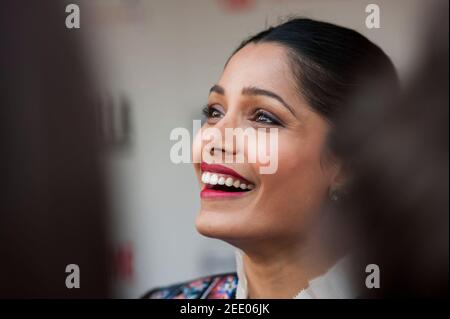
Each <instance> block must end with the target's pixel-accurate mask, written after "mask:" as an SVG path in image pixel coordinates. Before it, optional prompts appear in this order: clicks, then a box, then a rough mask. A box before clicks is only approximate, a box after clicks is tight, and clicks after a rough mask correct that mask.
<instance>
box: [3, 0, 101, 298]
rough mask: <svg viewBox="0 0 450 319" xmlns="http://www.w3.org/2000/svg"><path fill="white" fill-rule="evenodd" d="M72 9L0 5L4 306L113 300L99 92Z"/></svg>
mask: <svg viewBox="0 0 450 319" xmlns="http://www.w3.org/2000/svg"><path fill="white" fill-rule="evenodd" d="M70 2H71V3H77V1H70ZM66 4H68V3H66V1H24V0H6V1H1V3H0V35H1V36H0V41H1V49H0V50H1V51H0V52H1V53H0V105H1V108H0V110H1V111H0V112H1V113H0V122H1V123H0V128H1V133H0V176H1V178H0V185H1V189H0V191H1V201H0V259H1V261H0V297H1V298H17V297H25V298H47V297H55V298H74V297H76V298H90V297H108V296H109V284H108V269H109V267H108V262H107V261H108V250H107V236H106V235H107V231H106V230H107V229H106V219H107V215H106V201H105V196H104V185H103V179H102V174H101V170H100V167H101V166H100V161H99V156H98V155H99V148H98V145H97V140H98V139H97V138H96V136H95V131H96V128H95V122H94V120H95V117H94V103H93V101H94V99H93V96H94V95H93V92H92V91H93V87H92V85H91V83H90V82H91V81H90V78H89V76H88V74H87V72H86V65H85V64H84V63H83V56H82V54H81V52H82V50H80V45H79V42H78V37H79V31H80V30H69V29H66V27H65V18H66V15H67V14H66V13H65V5H66ZM68 264H76V265H78V266H79V268H80V288H78V289H77V288H72V289H68V288H67V287H66V283H65V282H66V277H67V276H68V275H69V274H68V273H66V272H65V271H66V266H67V265H68Z"/></svg>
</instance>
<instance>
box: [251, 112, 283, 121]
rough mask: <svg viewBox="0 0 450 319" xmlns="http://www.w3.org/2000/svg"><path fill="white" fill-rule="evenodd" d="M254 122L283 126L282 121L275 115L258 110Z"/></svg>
mask: <svg viewBox="0 0 450 319" xmlns="http://www.w3.org/2000/svg"><path fill="white" fill-rule="evenodd" d="M253 120H254V121H256V122H259V123H263V124H269V125H281V121H280V120H279V119H278V118H277V117H276V116H275V115H272V114H270V113H269V112H267V111H264V110H257V111H256V112H255V115H254V119H253Z"/></svg>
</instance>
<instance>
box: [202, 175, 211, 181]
mask: <svg viewBox="0 0 450 319" xmlns="http://www.w3.org/2000/svg"><path fill="white" fill-rule="evenodd" d="M210 176H211V174H210V173H209V172H205V173H203V174H202V182H203V183H205V184H208V183H209V177H210Z"/></svg>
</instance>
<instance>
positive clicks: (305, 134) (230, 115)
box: [145, 19, 396, 298]
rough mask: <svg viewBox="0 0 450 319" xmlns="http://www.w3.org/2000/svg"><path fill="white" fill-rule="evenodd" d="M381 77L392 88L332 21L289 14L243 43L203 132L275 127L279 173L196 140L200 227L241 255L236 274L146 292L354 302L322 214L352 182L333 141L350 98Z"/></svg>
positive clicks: (369, 49)
mask: <svg viewBox="0 0 450 319" xmlns="http://www.w3.org/2000/svg"><path fill="white" fill-rule="evenodd" d="M379 72H388V74H389V78H390V79H391V80H392V82H393V83H396V75H395V70H394V67H393V65H392V63H391V61H390V60H389V58H388V57H387V56H386V55H385V54H384V53H383V51H382V50H381V49H380V48H379V47H377V46H376V45H374V44H373V43H371V42H370V41H369V40H368V39H366V38H365V37H363V36H362V35H361V34H359V33H357V32H355V31H353V30H349V29H346V28H342V27H339V26H336V25H332V24H329V23H324V22H318V21H314V20H310V19H293V20H290V21H288V22H286V23H284V24H281V25H279V26H277V27H272V28H269V29H267V30H265V31H263V32H261V33H259V34H257V35H255V36H253V37H251V38H249V39H248V40H246V41H244V42H243V43H242V44H241V45H240V46H239V48H238V49H237V50H236V51H235V52H234V53H233V54H232V56H231V57H230V59H229V60H228V62H227V64H226V66H225V68H224V70H223V73H222V75H221V77H220V79H219V81H218V82H217V84H216V85H214V86H213V87H212V88H211V90H210V94H209V98H208V105H207V107H206V109H205V110H204V113H205V115H206V118H207V119H206V123H205V124H204V126H203V128H204V129H207V128H215V129H216V130H218V131H219V132H221V133H223V135H222V136H225V130H226V129H227V128H241V129H248V128H251V129H263V130H265V132H266V134H267V135H270V134H274V133H273V131H272V130H269V129H274V128H276V129H277V146H278V147H277V154H276V155H277V169H276V171H275V172H274V173H273V174H261V173H260V172H261V167H262V166H263V163H262V162H261V161H258V160H257V161H255V162H251V161H248V160H246V161H245V162H244V163H237V162H236V161H235V162H233V163H228V162H224V161H223V157H224V156H225V157H226V156H231V157H232V158H236V157H238V156H239V155H241V156H243V158H244V159H248V158H249V152H250V150H249V149H248V148H246V147H236V146H235V145H233V143H228V142H227V141H225V143H223V140H222V138H215V137H210V139H209V140H208V143H206V142H205V139H204V138H197V139H196V140H195V142H194V144H195V145H194V162H198V163H195V164H194V168H195V171H196V173H197V176H198V179H199V181H200V184H201V188H202V190H201V210H200V213H199V215H198V217H197V219H196V227H197V230H198V231H199V232H200V233H201V234H203V235H205V236H208V237H213V238H218V239H221V240H224V241H226V242H228V243H230V244H231V245H233V246H235V247H237V248H238V252H237V274H234V273H232V274H224V275H217V276H210V277H207V278H201V279H197V280H195V281H192V282H187V283H183V284H178V285H174V286H170V287H166V288H160V289H155V290H152V291H150V292H149V293H148V294H147V295H146V296H145V297H148V298H294V297H295V298H323V297H331V298H353V297H355V296H356V292H354V291H353V290H352V289H351V288H350V285H349V282H347V279H346V277H345V269H347V267H348V259H346V258H344V257H345V256H346V254H347V251H346V247H345V241H344V240H342V241H339V245H336V246H335V247H333V249H332V250H329V251H327V250H326V249H325V247H324V245H323V242H324V236H323V232H324V231H325V230H326V228H325V226H324V224H325V223H326V216H327V215H329V214H331V212H330V210H327V209H324V208H326V207H328V206H329V205H328V204H329V203H330V202H339V200H340V197H341V193H342V187H343V185H345V178H346V173H345V171H344V169H343V163H341V162H340V161H339V159H338V158H336V157H335V156H334V155H333V154H332V153H331V152H330V151H329V150H328V149H327V147H326V141H327V139H328V137H329V134H332V133H333V123H334V121H335V120H336V118H337V116H338V115H339V113H340V112H342V111H343V110H344V109H345V107H346V105H347V104H348V100H349V99H350V98H351V97H352V96H353V95H354V94H355V93H356V92H357V91H358V88H359V87H360V86H362V85H364V84H365V83H366V82H367V80H368V79H370V78H371V77H372V76H374V75H375V74H378V73H379ZM258 138H259V137H258ZM246 145H247V144H246ZM248 145H249V144H248ZM248 145H247V146H248ZM205 158H208V159H209V161H207V160H205ZM211 162H213V163H214V164H211ZM217 163H222V164H217ZM333 211H334V213H336V212H335V211H336V210H333ZM332 240H333V241H335V242H337V240H336V238H333V239H332Z"/></svg>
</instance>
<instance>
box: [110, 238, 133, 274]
mask: <svg viewBox="0 0 450 319" xmlns="http://www.w3.org/2000/svg"><path fill="white" fill-rule="evenodd" d="M114 274H115V276H116V278H117V279H119V280H123V281H131V280H132V279H133V275H134V260H133V248H132V245H131V243H123V244H120V245H119V246H118V247H117V249H116V250H115V253H114Z"/></svg>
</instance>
